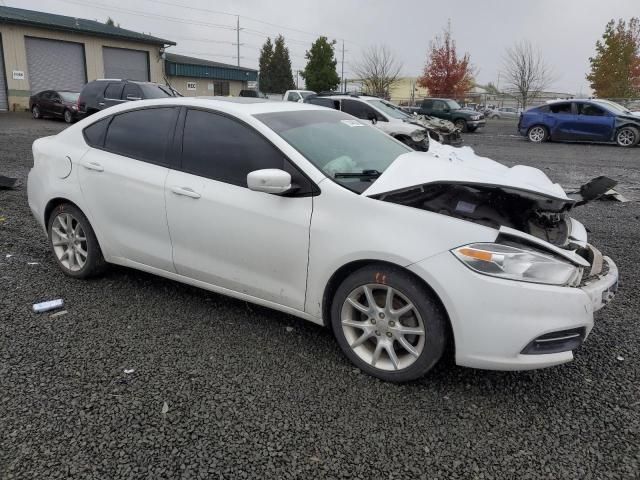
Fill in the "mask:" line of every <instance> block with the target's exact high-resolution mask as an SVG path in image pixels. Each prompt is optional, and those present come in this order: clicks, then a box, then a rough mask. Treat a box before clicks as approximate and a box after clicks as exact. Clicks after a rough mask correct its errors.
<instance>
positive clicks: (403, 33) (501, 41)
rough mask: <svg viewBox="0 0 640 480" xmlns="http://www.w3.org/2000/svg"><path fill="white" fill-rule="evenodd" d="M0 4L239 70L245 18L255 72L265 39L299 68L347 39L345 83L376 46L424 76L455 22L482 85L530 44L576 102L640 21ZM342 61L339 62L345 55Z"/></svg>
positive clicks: (419, 11) (248, 0)
mask: <svg viewBox="0 0 640 480" xmlns="http://www.w3.org/2000/svg"><path fill="white" fill-rule="evenodd" d="M0 4H5V5H7V6H11V7H19V8H27V9H33V10H41V11H46V12H51V13H58V14H61V15H71V16H76V17H81V18H89V19H97V20H100V21H104V20H106V18H107V17H108V16H111V17H113V18H114V19H115V20H116V22H118V23H120V26H121V27H122V28H128V29H131V30H136V31H141V32H145V33H151V34H153V35H156V36H159V37H162V38H167V39H169V40H173V41H175V42H176V43H177V44H178V45H177V46H176V47H173V48H172V49H171V50H170V51H174V52H176V53H183V54H186V55H192V56H199V57H202V58H208V59H211V60H217V61H220V62H225V63H232V64H235V62H236V59H235V55H236V47H235V46H234V45H232V43H233V42H235V36H236V32H235V23H236V19H235V17H234V16H232V15H225V14H224V12H226V13H229V14H237V15H240V27H241V28H242V30H241V32H240V43H241V44H244V45H243V46H242V47H241V65H243V66H247V67H253V68H256V67H257V64H258V55H259V49H260V46H261V45H262V43H263V42H264V40H265V38H266V35H271V36H274V35H277V34H278V33H282V34H283V35H284V36H285V38H286V39H287V45H288V47H289V49H290V52H291V57H292V64H293V67H294V69H302V68H304V65H305V60H304V53H305V50H306V49H307V48H308V47H309V44H310V43H311V42H312V41H313V40H314V38H315V36H317V35H318V34H323V35H327V36H329V38H335V39H337V40H339V42H340V41H341V40H340V39H343V38H344V40H345V49H346V50H347V52H346V54H345V76H346V77H347V78H348V77H349V75H350V74H351V73H352V71H353V69H352V68H351V67H350V65H351V64H352V63H353V62H357V61H358V56H359V54H360V52H361V51H362V49H363V48H366V46H368V45H372V44H385V45H387V46H388V47H389V48H390V49H391V50H392V51H393V52H394V53H395V55H396V56H397V58H398V60H399V61H401V62H402V65H403V74H404V75H406V76H417V75H419V74H420V72H421V70H422V67H423V66H424V62H425V58H426V52H427V48H428V46H429V42H430V40H431V39H432V38H433V37H434V35H436V34H438V33H439V32H441V30H442V28H443V27H444V26H446V24H447V20H448V19H451V23H452V28H453V34H454V38H455V40H456V42H457V47H458V52H459V53H460V54H462V53H464V52H469V54H470V55H471V61H472V63H473V64H474V66H475V67H476V69H477V72H478V74H477V81H478V82H479V83H486V82H489V81H492V82H494V83H497V82H498V80H499V71H500V69H501V64H502V58H503V56H504V50H505V48H506V47H508V46H509V45H511V44H512V43H513V42H514V41H517V40H520V39H528V40H530V41H531V42H532V43H533V44H534V45H536V46H537V47H538V48H539V49H540V50H541V51H542V53H543V54H544V57H545V58H546V61H547V62H548V63H549V64H550V65H551V66H552V67H553V69H554V72H555V75H556V81H555V82H554V84H553V86H552V88H553V89H555V90H557V91H561V92H569V93H578V92H580V91H582V92H583V93H588V92H589V88H588V85H587V82H586V80H585V74H586V72H587V70H588V67H589V61H588V59H589V56H590V55H592V54H593V52H594V45H595V42H596V40H597V39H598V38H599V37H600V36H601V35H602V33H603V31H604V27H605V24H606V23H607V21H608V20H609V19H611V18H616V19H617V18H620V17H621V18H625V19H628V18H630V17H631V16H633V15H640V9H639V8H638V7H639V6H640V0H607V1H602V0H528V1H524V0H482V1H480V0H456V1H452V0H442V1H434V0H368V1H365V0H316V1H310V0H296V1H294V0H0ZM199 9H201V10H199ZM206 10H214V11H217V12H223V13H213V12H211V11H206ZM285 27H286V28H285ZM340 45H341V44H340ZM336 53H337V58H338V60H340V52H339V51H337V52H336ZM242 57H244V58H242ZM338 73H340V66H338ZM500 84H501V85H502V86H503V84H504V78H502V80H501V81H500Z"/></svg>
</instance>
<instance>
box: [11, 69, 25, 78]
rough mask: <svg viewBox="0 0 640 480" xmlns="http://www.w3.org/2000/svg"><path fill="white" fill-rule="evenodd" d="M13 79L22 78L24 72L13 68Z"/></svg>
mask: <svg viewBox="0 0 640 480" xmlns="http://www.w3.org/2000/svg"><path fill="white" fill-rule="evenodd" d="M13 79H14V80H24V72H23V71H22V70H14V71H13Z"/></svg>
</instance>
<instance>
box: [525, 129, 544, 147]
mask: <svg viewBox="0 0 640 480" xmlns="http://www.w3.org/2000/svg"><path fill="white" fill-rule="evenodd" d="M545 136H546V132H545V131H544V128H542V127H533V128H532V129H531V130H529V140H531V141H532V142H536V143H539V142H542V141H543V140H544V137H545Z"/></svg>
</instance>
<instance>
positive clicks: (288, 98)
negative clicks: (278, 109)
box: [282, 90, 316, 103]
mask: <svg viewBox="0 0 640 480" xmlns="http://www.w3.org/2000/svg"><path fill="white" fill-rule="evenodd" d="M315 94H316V92H313V91H311V90H287V91H286V92H284V95H283V96H282V100H283V101H285V102H298V103H302V102H304V99H305V98H307V97H308V96H309V95H315Z"/></svg>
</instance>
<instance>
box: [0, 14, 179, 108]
mask: <svg viewBox="0 0 640 480" xmlns="http://www.w3.org/2000/svg"><path fill="white" fill-rule="evenodd" d="M170 45H175V42H172V41H170V40H164V39H162V38H157V37H153V36H151V35H145V34H143V33H138V32H133V31H131V30H125V29H123V28H119V27H115V26H110V25H106V24H104V23H100V22H97V21H93V20H85V19H81V18H74V17H67V16H63V15H53V14H50V13H43V12H36V11H33V10H24V9H20V8H11V7H2V6H0V110H18V109H20V110H22V109H23V108H25V107H27V106H28V104H29V96H30V95H32V94H33V93H36V92H39V91H41V90H48V89H51V90H69V91H76V92H79V91H80V90H81V89H82V86H83V85H84V84H85V83H87V82H88V81H91V80H95V79H96V78H105V77H106V78H127V79H131V80H143V81H152V82H158V83H165V81H164V80H165V79H164V61H163V52H164V48H165V47H167V46H170ZM185 88H186V87H185Z"/></svg>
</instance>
